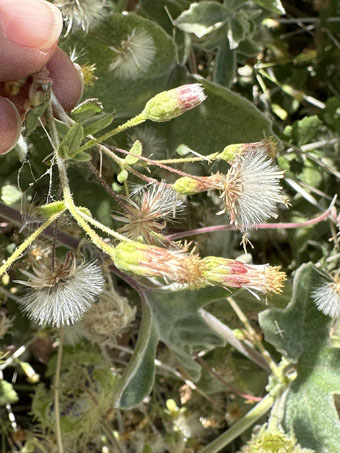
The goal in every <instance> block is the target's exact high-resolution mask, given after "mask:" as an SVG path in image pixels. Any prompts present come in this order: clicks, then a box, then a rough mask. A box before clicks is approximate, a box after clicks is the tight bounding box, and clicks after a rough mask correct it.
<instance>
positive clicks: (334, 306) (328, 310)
mask: <svg viewBox="0 0 340 453" xmlns="http://www.w3.org/2000/svg"><path fill="white" fill-rule="evenodd" d="M312 299H313V301H314V303H315V305H316V306H317V308H318V310H320V311H321V312H322V313H323V314H325V315H327V316H330V317H331V318H339V317H340V275H339V274H338V275H336V276H335V277H334V280H333V281H332V282H327V283H323V284H322V285H321V286H320V287H319V288H316V289H315V290H314V291H313V292H312Z"/></svg>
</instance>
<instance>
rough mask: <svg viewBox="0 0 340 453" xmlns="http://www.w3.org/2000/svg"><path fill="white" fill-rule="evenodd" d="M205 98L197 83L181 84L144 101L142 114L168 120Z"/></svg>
mask: <svg viewBox="0 0 340 453" xmlns="http://www.w3.org/2000/svg"><path fill="white" fill-rule="evenodd" d="M205 99H206V96H205V94H204V91H203V87H202V85H200V84H199V83H193V84H189V85H182V86H180V87H177V88H174V89H173V90H169V91H163V92H162V93H159V94H157V95H156V96H154V97H153V98H152V99H150V101H148V102H147V103H146V105H145V108H144V110H143V112H142V115H143V116H144V117H145V118H146V119H148V120H151V121H157V122H163V121H169V120H172V119H173V118H177V117H178V116H180V115H182V113H184V112H186V111H187V110H191V109H192V108H194V107H196V106H198V105H200V104H201V103H202V102H203V101H204V100H205Z"/></svg>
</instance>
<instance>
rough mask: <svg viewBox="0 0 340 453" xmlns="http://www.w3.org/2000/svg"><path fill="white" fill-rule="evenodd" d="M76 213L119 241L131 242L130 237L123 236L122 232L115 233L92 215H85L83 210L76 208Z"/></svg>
mask: <svg viewBox="0 0 340 453" xmlns="http://www.w3.org/2000/svg"><path fill="white" fill-rule="evenodd" d="M77 212H78V214H79V215H80V216H81V217H83V219H84V220H86V222H88V223H91V224H92V225H93V226H95V227H96V228H98V229H99V230H102V231H103V232H104V233H106V234H108V235H109V236H113V237H114V238H116V239H118V240H119V241H129V242H132V240H131V239H129V238H127V237H125V236H123V235H122V234H119V233H117V232H116V231H114V230H111V228H108V227H107V226H105V225H103V224H102V223H100V222H98V220H96V219H93V218H92V217H89V216H88V215H86V214H85V213H84V212H81V211H80V210H78V209H77Z"/></svg>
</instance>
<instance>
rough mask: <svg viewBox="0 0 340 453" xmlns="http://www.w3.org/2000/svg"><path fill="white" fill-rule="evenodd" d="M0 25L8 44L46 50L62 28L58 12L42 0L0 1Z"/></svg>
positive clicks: (55, 40)
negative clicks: (9, 42)
mask: <svg viewBox="0 0 340 453" xmlns="http://www.w3.org/2000/svg"><path fill="white" fill-rule="evenodd" d="M0 26H1V30H2V33H3V35H5V37H6V38H7V39H8V40H9V41H11V42H12V43H14V44H16V45H18V46H21V47H29V48H31V49H37V50H42V51H48V50H49V49H50V48H51V47H52V46H53V45H54V44H55V43H56V42H57V41H58V39H59V36H60V33H61V31H62V27H63V20H62V16H61V13H60V11H59V10H58V8H57V7H56V6H55V5H53V4H52V3H49V2H46V1H44V0H20V1H17V0H0Z"/></svg>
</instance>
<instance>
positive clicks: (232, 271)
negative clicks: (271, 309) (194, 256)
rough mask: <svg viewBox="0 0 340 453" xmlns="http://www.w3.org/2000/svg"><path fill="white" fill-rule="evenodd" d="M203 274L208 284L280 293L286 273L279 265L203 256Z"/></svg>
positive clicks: (265, 292)
mask: <svg viewBox="0 0 340 453" xmlns="http://www.w3.org/2000/svg"><path fill="white" fill-rule="evenodd" d="M202 264H203V275H204V279H205V282H206V283H207V284H209V285H218V286H225V287H227V288H245V289H248V290H249V291H255V292H259V293H264V294H267V293H280V292H281V291H282V287H283V282H284V281H285V279H286V274H285V273H284V272H280V268H279V267H275V266H269V265H268V264H263V265H253V264H244V263H242V262H241V261H235V260H231V259H226V258H219V257H215V256H208V257H206V258H203V260H202Z"/></svg>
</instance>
